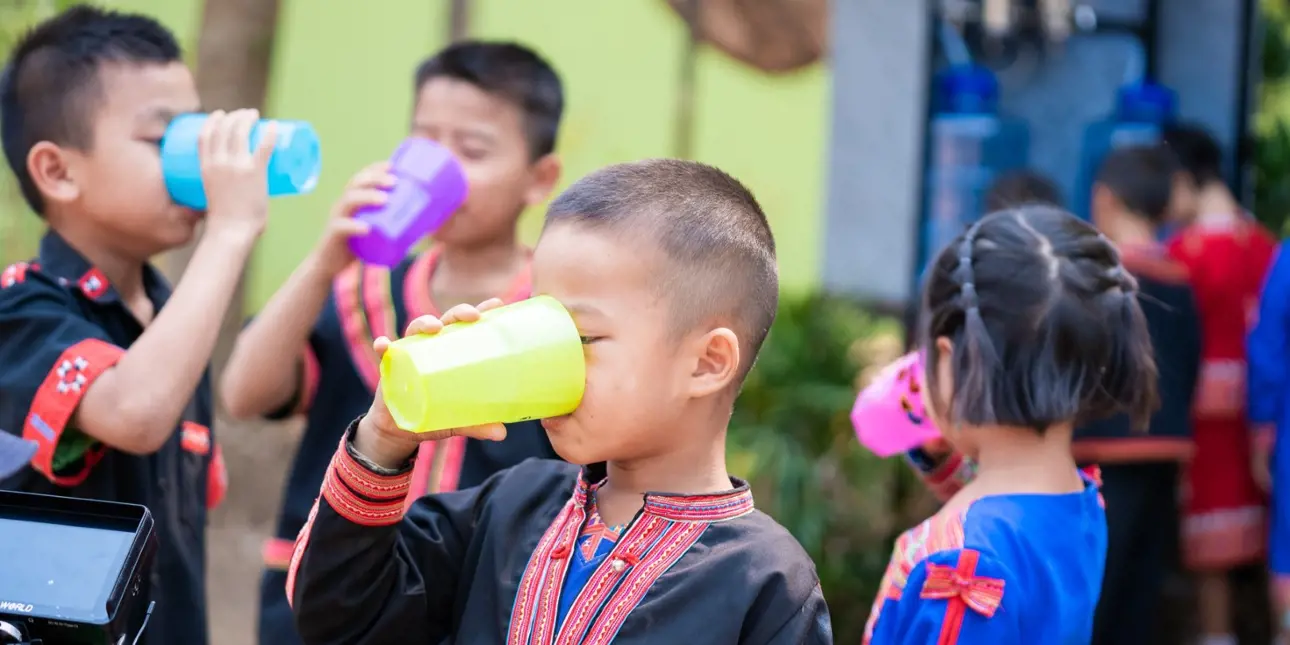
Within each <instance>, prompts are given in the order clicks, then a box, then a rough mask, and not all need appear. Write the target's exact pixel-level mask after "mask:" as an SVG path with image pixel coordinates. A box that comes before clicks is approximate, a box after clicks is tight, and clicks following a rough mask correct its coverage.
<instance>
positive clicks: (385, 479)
mask: <svg viewBox="0 0 1290 645" xmlns="http://www.w3.org/2000/svg"><path fill="white" fill-rule="evenodd" d="M332 470H334V471H335V472H336V474H337V475H338V476H339V477H340V481H341V482H343V483H344V484H345V486H347V487H349V489H350V490H352V491H354V492H355V493H357V494H359V495H361V496H363V497H366V498H368V499H371V500H376V501H382V502H388V501H390V500H399V501H402V500H403V498H404V497H407V494H408V488H409V486H410V485H411V484H412V478H411V477H409V476H408V475H407V474H403V475H378V474H376V473H374V472H372V471H370V470H368V469H367V468H365V467H363V465H362V464H360V463H358V462H357V461H354V458H353V457H350V456H349V451H347V450H345V447H344V444H342V445H341V448H340V450H339V451H337V452H336V456H335V457H333V458H332Z"/></svg>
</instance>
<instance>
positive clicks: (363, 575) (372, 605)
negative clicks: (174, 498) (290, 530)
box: [287, 299, 506, 645]
mask: <svg viewBox="0 0 1290 645" xmlns="http://www.w3.org/2000/svg"><path fill="white" fill-rule="evenodd" d="M501 304H502V302H501V301H500V300H497V299H493V300H489V301H488V302H485V303H483V304H481V305H480V306H479V308H478V309H476V308H475V307H470V306H467V305H460V306H457V307H453V308H452V309H450V310H449V311H448V312H447V313H446V314H444V317H443V319H442V320H439V319H437V318H434V317H431V316H423V317H421V318H417V319H416V320H414V321H412V323H411V324H410V325H408V331H407V334H408V335H409V336H411V335H416V334H434V333H438V332H439V331H440V330H441V329H443V326H444V325H445V324H451V323H453V322H473V321H476V320H479V315H480V311H481V310H482V311H487V310H488V309H491V308H494V307H498V306H501ZM389 343H390V341H389V339H388V338H384V337H382V338H378V339H377V340H376V342H375V343H374V344H373V348H374V349H375V350H376V352H377V353H378V354H383V353H384V352H385V349H386V347H388V346H389ZM452 436H467V437H473V438H476V439H485V440H501V439H504V438H505V437H506V428H505V426H503V425H501V424H494V425H490V426H479V427H475V428H459V429H455V430H444V431H439V432H427V433H423V434H413V433H410V432H404V431H403V430H400V429H399V428H398V426H397V425H396V424H395V422H394V419H393V417H391V416H390V411H389V410H388V409H387V408H386V407H385V402H384V400H383V395H382V393H381V387H380V386H379V385H378V386H377V388H376V396H375V397H374V399H373V401H372V407H371V408H370V409H369V410H368V413H367V415H366V416H364V417H363V418H362V419H360V420H359V421H358V422H356V423H354V424H352V425H351V426H350V429H349V431H347V432H346V433H345V437H344V439H342V440H341V446H340V448H339V450H337V452H336V455H335V456H334V457H333V458H332V463H331V466H330V467H329V469H328V472H327V475H326V477H325V478H324V480H323V487H322V494H321V495H320V496H319V498H318V501H317V502H315V503H314V510H313V512H311V513H310V515H309V521H308V523H306V524H305V528H304V529H303V530H302V531H301V532H300V536H299V537H298V538H297V539H296V550H295V554H294V555H293V556H292V558H291V567H290V569H289V571H288V573H287V598H288V599H289V600H290V601H291V603H292V608H293V610H294V612H295V615H296V624H297V628H298V630H299V632H300V635H301V637H302V638H303V639H304V641H305V642H306V643H311V644H315V645H324V644H328V643H347V644H350V645H363V644H364V643H372V644H375V643H394V642H398V643H438V642H441V641H443V640H445V639H446V638H447V637H448V636H450V635H451V634H450V632H449V631H448V630H450V629H451V626H452V622H453V621H452V614H451V612H452V608H453V600H454V593H455V591H456V589H457V581H458V579H459V578H458V577H459V575H469V572H462V571H460V569H461V566H462V561H463V559H464V557H465V552H466V548H467V546H468V545H469V544H470V541H471V536H472V534H473V531H474V530H475V526H474V521H475V517H476V511H477V509H478V508H480V506H481V505H482V504H484V503H485V502H486V501H487V495H488V494H489V492H490V491H491V490H492V487H493V484H492V483H485V484H484V485H482V486H480V487H479V488H475V489H471V490H467V491H461V492H457V493H449V494H445V495H436V496H431V497H424V498H422V499H420V500H418V501H417V502H416V503H415V504H414V505H413V506H412V507H411V509H410V510H408V513H407V517H406V518H404V507H405V505H404V502H405V499H406V498H407V496H408V492H409V489H410V486H411V482H412V463H411V460H412V457H413V455H415V454H416V452H417V447H418V445H419V444H420V443H421V442H424V441H437V440H439V439H444V438H447V437H452Z"/></svg>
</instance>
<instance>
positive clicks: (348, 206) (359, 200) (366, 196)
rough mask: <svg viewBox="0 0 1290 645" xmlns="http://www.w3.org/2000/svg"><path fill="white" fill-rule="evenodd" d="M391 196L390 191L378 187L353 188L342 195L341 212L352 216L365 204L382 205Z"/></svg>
mask: <svg viewBox="0 0 1290 645" xmlns="http://www.w3.org/2000/svg"><path fill="white" fill-rule="evenodd" d="M389 198H390V194H389V193H387V192H385V191H383V190H380V189H377V188H351V189H350V190H347V191H345V194H344V195H341V197H340V212H342V213H344V214H345V216H346V217H350V216H353V214H354V211H356V210H358V209H360V208H362V207H364V206H380V205H381V204H384V203H385V202H386V201H387V200H389Z"/></svg>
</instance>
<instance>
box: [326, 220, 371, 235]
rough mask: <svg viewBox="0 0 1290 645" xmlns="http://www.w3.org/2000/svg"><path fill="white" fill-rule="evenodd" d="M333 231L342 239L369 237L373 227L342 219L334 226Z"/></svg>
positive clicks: (359, 221) (357, 221)
mask: <svg viewBox="0 0 1290 645" xmlns="http://www.w3.org/2000/svg"><path fill="white" fill-rule="evenodd" d="M332 230H333V231H334V232H335V233H336V234H338V235H340V236H341V237H355V236H357V235H367V233H368V231H370V230H372V226H371V225H370V224H368V223H367V222H364V221H362V220H357V219H349V218H346V219H340V220H336V222H335V223H334V224H332Z"/></svg>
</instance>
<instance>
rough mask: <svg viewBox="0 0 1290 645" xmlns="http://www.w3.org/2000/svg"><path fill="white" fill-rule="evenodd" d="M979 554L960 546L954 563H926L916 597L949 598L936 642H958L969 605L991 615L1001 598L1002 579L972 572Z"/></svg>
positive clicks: (974, 609)
mask: <svg viewBox="0 0 1290 645" xmlns="http://www.w3.org/2000/svg"><path fill="white" fill-rule="evenodd" d="M980 557H981V554H980V553H979V552H978V551H976V550H974V549H963V550H962V551H960V552H959V561H958V565H957V566H955V567H947V566H942V565H938V564H932V563H930V562H928V563H927V580H926V581H924V582H923V590H922V591H921V592H920V593H919V598H923V599H926V600H948V601H949V605H948V606H947V607H946V609H945V621H944V622H943V623H941V636H940V640H939V641H938V643H939V645H954V643H957V642H958V639H959V631H960V630H962V628H963V619H964V617H965V616H966V614H967V610H968V609H971V610H972V611H975V612H976V613H978V614H980V615H982V616H985V617H986V618H990V617H992V616H994V612H996V611H998V609H999V605H1000V604H1001V603H1002V602H1003V586H1004V581H1003V580H1000V579H998V578H986V577H982V576H977V575H975V574H976V565H977V562H978V561H979V560H980Z"/></svg>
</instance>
